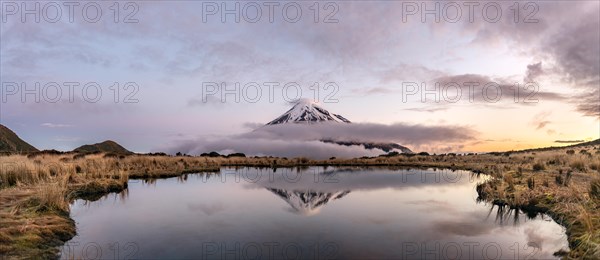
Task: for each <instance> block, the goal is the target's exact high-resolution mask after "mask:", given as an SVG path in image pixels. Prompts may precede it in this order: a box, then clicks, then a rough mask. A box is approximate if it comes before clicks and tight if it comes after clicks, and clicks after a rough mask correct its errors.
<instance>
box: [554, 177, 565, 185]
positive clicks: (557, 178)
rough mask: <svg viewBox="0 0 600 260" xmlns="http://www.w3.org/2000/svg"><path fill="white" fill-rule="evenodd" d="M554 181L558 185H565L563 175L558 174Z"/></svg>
mask: <svg viewBox="0 0 600 260" xmlns="http://www.w3.org/2000/svg"><path fill="white" fill-rule="evenodd" d="M554 181H555V182H556V184H557V185H559V186H560V185H563V182H564V181H563V177H562V175H560V174H558V175H556V177H554Z"/></svg>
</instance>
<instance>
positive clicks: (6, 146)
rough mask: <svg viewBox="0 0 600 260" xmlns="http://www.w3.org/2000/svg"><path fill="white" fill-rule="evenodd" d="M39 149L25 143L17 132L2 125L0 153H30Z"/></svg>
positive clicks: (0, 130) (0, 129)
mask: <svg viewBox="0 0 600 260" xmlns="http://www.w3.org/2000/svg"><path fill="white" fill-rule="evenodd" d="M37 151H38V149H37V148H35V147H33V146H32V145H30V144H28V143H27V142H25V141H23V139H21V138H19V136H17V134H15V132H13V131H12V130H10V129H8V127H6V126H4V125H0V152H1V153H29V152H37Z"/></svg>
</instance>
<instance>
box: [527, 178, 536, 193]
mask: <svg viewBox="0 0 600 260" xmlns="http://www.w3.org/2000/svg"><path fill="white" fill-rule="evenodd" d="M527 187H529V189H530V190H533V188H535V179H533V177H529V178H528V179H527Z"/></svg>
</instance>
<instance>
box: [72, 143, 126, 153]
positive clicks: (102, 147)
mask: <svg viewBox="0 0 600 260" xmlns="http://www.w3.org/2000/svg"><path fill="white" fill-rule="evenodd" d="M73 152H78V153H97V152H102V153H118V154H132V152H131V151H129V150H127V149H125V148H124V147H123V146H121V145H119V144H118V143H116V142H115V141H111V140H107V141H104V142H102V143H97V144H86V145H82V146H80V147H77V148H75V150H73Z"/></svg>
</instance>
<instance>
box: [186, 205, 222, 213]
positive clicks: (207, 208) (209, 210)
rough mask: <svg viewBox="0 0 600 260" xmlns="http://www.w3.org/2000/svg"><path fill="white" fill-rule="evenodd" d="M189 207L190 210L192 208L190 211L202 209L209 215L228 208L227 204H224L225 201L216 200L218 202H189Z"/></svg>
mask: <svg viewBox="0 0 600 260" xmlns="http://www.w3.org/2000/svg"><path fill="white" fill-rule="evenodd" d="M187 207H188V210H190V211H202V212H203V213H204V214H206V215H207V216H212V215H214V214H216V213H219V212H221V211H224V210H225V209H226V208H225V205H223V203H220V202H216V203H212V204H205V203H195V204H193V203H188V204H187Z"/></svg>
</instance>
